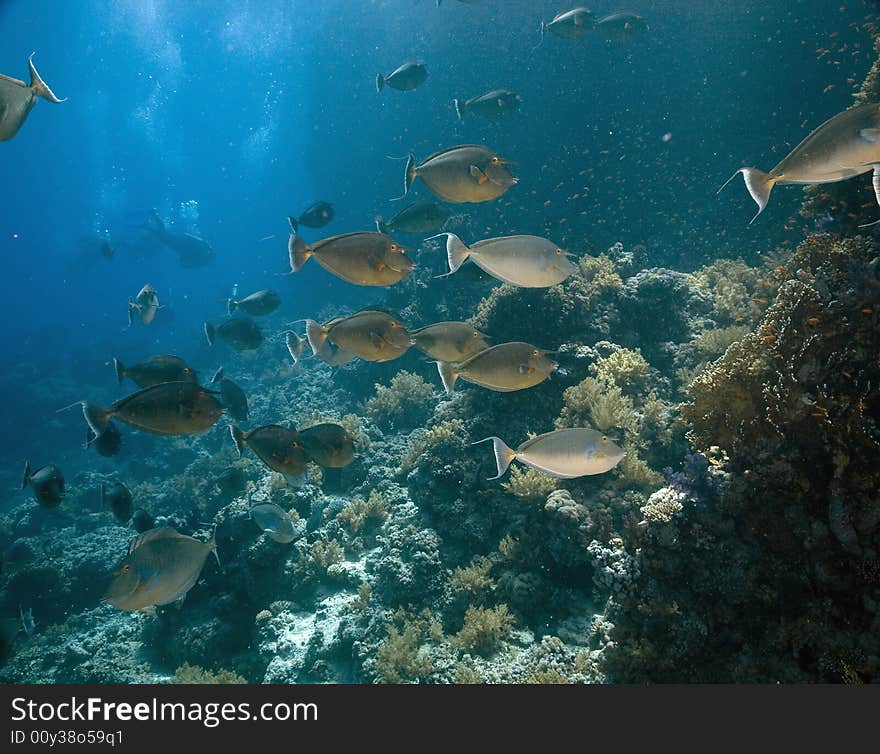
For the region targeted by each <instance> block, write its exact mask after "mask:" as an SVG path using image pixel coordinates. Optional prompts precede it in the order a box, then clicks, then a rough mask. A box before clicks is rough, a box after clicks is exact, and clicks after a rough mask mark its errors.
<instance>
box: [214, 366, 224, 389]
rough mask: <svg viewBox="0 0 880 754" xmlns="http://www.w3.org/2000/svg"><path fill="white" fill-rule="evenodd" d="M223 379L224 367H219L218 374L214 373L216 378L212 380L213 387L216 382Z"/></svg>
mask: <svg viewBox="0 0 880 754" xmlns="http://www.w3.org/2000/svg"><path fill="white" fill-rule="evenodd" d="M222 379H223V367H219V368H218V369H217V371H216V372H214V376H213V377H212V378H211V384H212V385H213V384H214V383H215V382H220V380H222Z"/></svg>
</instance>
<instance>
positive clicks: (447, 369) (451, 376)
mask: <svg viewBox="0 0 880 754" xmlns="http://www.w3.org/2000/svg"><path fill="white" fill-rule="evenodd" d="M437 371H438V372H440V380H441V381H442V382H443V389H444V390H446V395H452V390H453V388H454V387H455V381H456V380H457V379H458V372H456V371H455V367H454V366H453V365H452V364H450V363H449V362H448V361H438V362H437Z"/></svg>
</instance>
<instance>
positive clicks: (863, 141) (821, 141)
mask: <svg viewBox="0 0 880 754" xmlns="http://www.w3.org/2000/svg"><path fill="white" fill-rule="evenodd" d="M872 170H873V171H874V180H873V183H874V196H875V198H876V200H877V203H878V204H880V104H878V103H872V104H868V105H860V106H859V107H853V108H850V109H849V110H844V111H843V112H842V113H838V114H837V115H835V116H834V117H833V118H831V119H830V120H827V121H825V122H824V123H823V124H822V125H821V126H819V127H818V128H817V129H816V130H815V131H813V132H812V133H811V134H810V135H809V136H807V138H806V139H804V140H803V141H802V142H801V143H800V144H798V145H797V146H796V147H795V148H794V149H793V150H792V151H791V152H790V153H789V155H788V156H787V157H785V158H784V159H783V160H782V161H781V162H780V163H779V164H778V165H777V166H776V167H775V168H773V169H772V170H771V171H770V172H769V173H764V172H763V171H761V170H758V169H757V168H740V169H739V170H737V171H736V172H735V173H734V174H733V175H732V176H730V178H728V179H727V181H726V182H725V183H724V186H722V187H721V188H720V189H718V192H719V193H720V192H721V191H722V190H723V189H724V187H725V186H727V184H728V183H730V182H731V181H732V180H733V179H734V178H736V176H737V175H739V174H740V173H742V174H743V178H744V180H745V184H746V188H747V189H748V190H749V194H751V196H752V199H754V200H755V204H757V205H758V211H757V212H756V213H755V216H754V217H753V218H752V219H751V222H750V223H749V224H750V225H751V223H753V222H755V220H756V219H757V217H758V215H760V214H761V213H762V212H763V211H764V207H766V206H767V201H768V200H769V198H770V191H771V190H772V188H773V187H774V186H775V185H776V184H777V183H779V184H815V183H836V182H837V181H845V180H846V179H847V178H852V177H854V176H857V175H862V173H868V172H870V171H872ZM876 222H880V220H878V221H876ZM871 224H872V225H873V223H871ZM862 227H865V226H862Z"/></svg>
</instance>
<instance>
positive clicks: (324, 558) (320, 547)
mask: <svg viewBox="0 0 880 754" xmlns="http://www.w3.org/2000/svg"><path fill="white" fill-rule="evenodd" d="M344 557H345V554H344V551H343V549H342V545H340V544H339V542H338V541H337V540H335V539H331V540H328V541H324V540H323V539H319V540H316V541H315V542H313V543H312V544H311V545H309V546H308V548H307V549H306V550H305V551H304V552H301V554H300V557H299V559H298V560H297V561H296V564H295V565H294V571H295V572H296V574H297V576H298V577H299V578H300V579H301V581H302V582H303V583H309V582H312V581H316V580H319V579H322V578H324V577H325V576H326V575H327V569H329V568H330V566H332V565H335V564H336V563H340V562H342V560H343V559H344Z"/></svg>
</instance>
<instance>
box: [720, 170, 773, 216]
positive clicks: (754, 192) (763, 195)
mask: <svg viewBox="0 0 880 754" xmlns="http://www.w3.org/2000/svg"><path fill="white" fill-rule="evenodd" d="M740 173H742V175H743V179H744V180H745V183H746V188H747V189H748V190H749V194H751V196H752V199H754V200H755V204H757V205H758V211H757V212H756V213H755V216H754V217H753V218H752V219H751V220H750V221H749V225H751V224H752V223H753V222H755V220H757V219H758V215H760V214H761V213H762V212H763V211H764V207H766V206H767V201H768V200H769V199H770V191H771V190H772V189H773V186H774V184H775V183H776V178H774V177H773V176H772V175H770V174H769V173H765V172H764V171H762V170H758V169H757V168H740V169H739V170H737V171H736V172H735V173H734V174H733V175H732V176H730V178H728V179H727V180H726V181H725V182H724V186H722V187H721V188H720V189H718V191H717V192H716V193H719V194H720V193H721V191H722V190H723V189H724V187H725V186H727V184H728V183H730V182H731V181H732V180H733V179H734V178H736V176H737V175H739V174H740Z"/></svg>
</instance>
